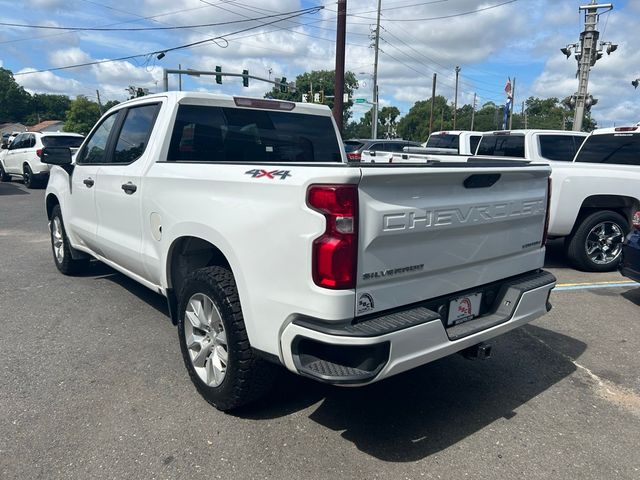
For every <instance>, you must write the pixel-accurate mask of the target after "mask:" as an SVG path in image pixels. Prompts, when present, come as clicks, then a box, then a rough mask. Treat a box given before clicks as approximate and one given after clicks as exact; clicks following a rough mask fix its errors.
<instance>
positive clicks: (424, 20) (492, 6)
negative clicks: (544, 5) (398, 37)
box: [330, 0, 518, 22]
mask: <svg viewBox="0 0 640 480" xmlns="http://www.w3.org/2000/svg"><path fill="white" fill-rule="evenodd" d="M517 1H518V0H507V1H506V2H502V3H498V4H496V5H489V6H488V7H483V8H478V9H476V10H469V11H467V12H460V13H453V14H451V15H441V16H439V17H427V18H386V17H385V21H387V22H428V21H430V20H443V19H445V18H454V17H462V16H464V15H473V14H474V13H479V12H484V11H486V10H491V9H494V8H498V7H502V6H503V5H508V4H510V3H514V2H517ZM330 11H332V12H334V11H335V10H330ZM348 16H350V17H355V18H364V19H366V20H375V18H373V17H364V16H361V15H358V14H353V13H352V14H349V15H348Z"/></svg>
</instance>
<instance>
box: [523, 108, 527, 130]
mask: <svg viewBox="0 0 640 480" xmlns="http://www.w3.org/2000/svg"><path fill="white" fill-rule="evenodd" d="M522 120H523V123H524V128H527V111H526V110H525V109H524V101H523V102H522Z"/></svg>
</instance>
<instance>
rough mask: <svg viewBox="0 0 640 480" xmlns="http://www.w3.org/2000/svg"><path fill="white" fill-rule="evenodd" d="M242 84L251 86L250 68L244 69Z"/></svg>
mask: <svg viewBox="0 0 640 480" xmlns="http://www.w3.org/2000/svg"><path fill="white" fill-rule="evenodd" d="M242 86H243V87H248V86H249V70H242Z"/></svg>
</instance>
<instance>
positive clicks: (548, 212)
mask: <svg viewBox="0 0 640 480" xmlns="http://www.w3.org/2000/svg"><path fill="white" fill-rule="evenodd" d="M550 215H551V177H547V210H546V212H545V214H544V232H543V233H542V243H541V244H540V248H544V246H545V245H546V243H547V235H548V234H549V217H550Z"/></svg>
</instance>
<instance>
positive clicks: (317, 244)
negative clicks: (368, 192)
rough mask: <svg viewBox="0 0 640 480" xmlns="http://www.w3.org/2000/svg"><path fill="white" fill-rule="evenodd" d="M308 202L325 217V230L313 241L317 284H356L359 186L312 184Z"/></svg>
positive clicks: (337, 286) (313, 270) (350, 285)
mask: <svg viewBox="0 0 640 480" xmlns="http://www.w3.org/2000/svg"><path fill="white" fill-rule="evenodd" d="M307 205H309V207H311V208H313V209H314V210H317V211H318V212H320V213H322V214H323V215H324V216H325V218H326V222H327V224H326V229H325V231H324V233H323V234H322V236H320V237H318V238H316V239H315V240H314V241H313V259H312V262H313V263H312V272H313V281H314V283H315V284H316V285H318V286H320V287H324V288H331V289H334V290H337V289H347V288H355V286H356V267H357V255H358V186H357V185H311V186H310V187H309V190H308V191H307Z"/></svg>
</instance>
